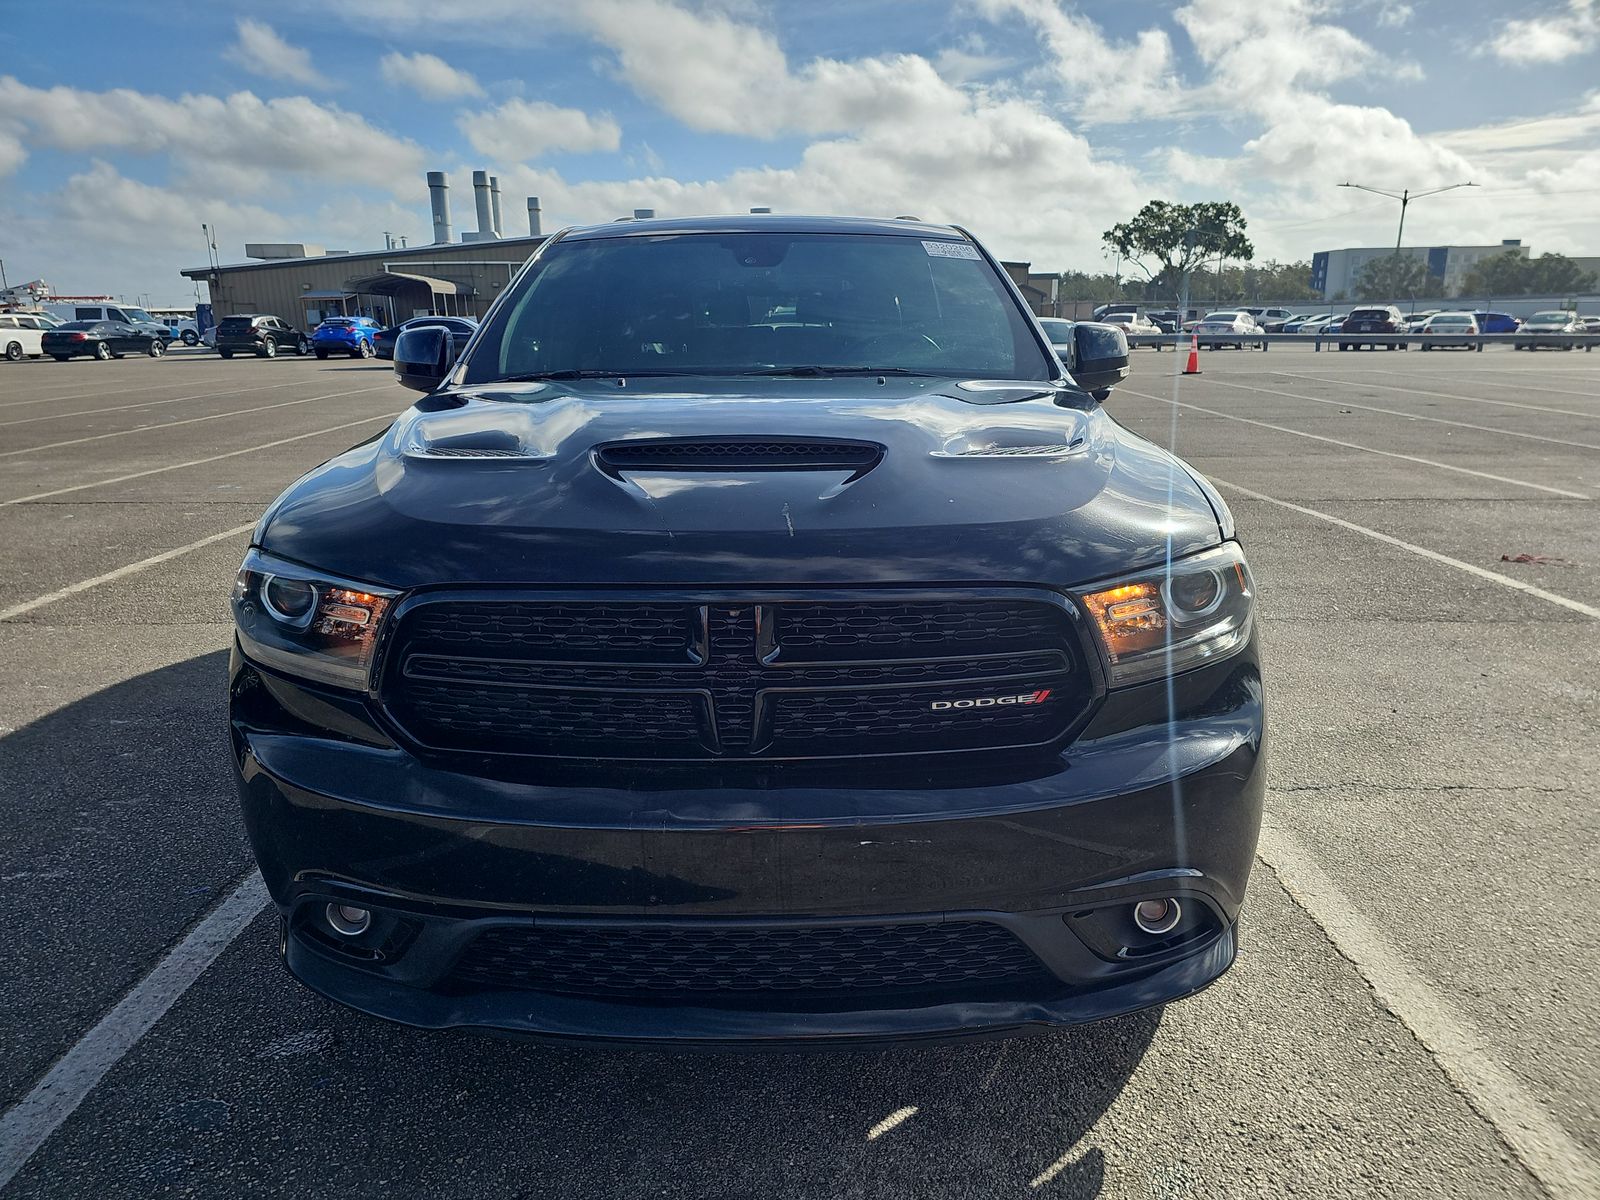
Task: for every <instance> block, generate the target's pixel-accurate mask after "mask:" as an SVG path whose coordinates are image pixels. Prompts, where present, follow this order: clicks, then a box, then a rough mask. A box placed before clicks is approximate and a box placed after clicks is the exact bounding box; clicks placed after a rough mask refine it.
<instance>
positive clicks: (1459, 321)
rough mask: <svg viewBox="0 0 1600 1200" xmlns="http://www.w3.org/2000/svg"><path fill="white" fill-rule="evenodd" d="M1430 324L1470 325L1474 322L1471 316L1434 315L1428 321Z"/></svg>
mask: <svg viewBox="0 0 1600 1200" xmlns="http://www.w3.org/2000/svg"><path fill="white" fill-rule="evenodd" d="M1428 324H1429V325H1470V324H1472V318H1471V317H1433V318H1431V319H1430V320H1429V321H1428Z"/></svg>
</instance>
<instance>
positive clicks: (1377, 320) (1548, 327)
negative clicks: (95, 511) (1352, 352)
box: [1096, 305, 1600, 350]
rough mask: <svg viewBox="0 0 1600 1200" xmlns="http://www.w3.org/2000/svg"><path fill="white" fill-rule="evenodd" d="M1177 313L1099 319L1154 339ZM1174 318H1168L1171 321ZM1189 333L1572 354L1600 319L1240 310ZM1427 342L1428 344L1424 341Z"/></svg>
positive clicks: (1208, 319) (1597, 329) (1210, 317)
mask: <svg viewBox="0 0 1600 1200" xmlns="http://www.w3.org/2000/svg"><path fill="white" fill-rule="evenodd" d="M1177 317H1178V313H1177V312H1176V311H1172V310H1161V311H1158V312H1154V313H1144V312H1139V311H1134V310H1131V309H1129V310H1121V309H1118V308H1115V307H1112V308H1110V309H1107V310H1106V311H1104V312H1103V313H1100V314H1098V315H1097V316H1096V319H1097V320H1099V321H1102V322H1104V323H1106V324H1110V325H1116V326H1117V327H1119V328H1120V329H1122V330H1123V331H1124V332H1126V333H1129V334H1144V335H1155V334H1162V333H1175V332H1176V331H1177ZM1167 318H1170V319H1167ZM1183 331H1184V332H1185V333H1194V334H1196V335H1197V336H1199V337H1201V338H1203V339H1205V343H1206V344H1207V345H1210V346H1222V345H1233V346H1236V347H1238V348H1240V349H1243V347H1244V345H1245V342H1244V341H1243V340H1241V341H1237V342H1229V341H1228V338H1229V337H1230V336H1234V337H1239V338H1241V339H1242V338H1246V337H1252V336H1254V335H1257V334H1262V333H1306V334H1319V335H1321V336H1322V337H1332V338H1336V339H1337V340H1338V345H1339V349H1341V350H1349V349H1359V348H1361V347H1362V346H1363V345H1376V344H1378V343H1373V342H1369V341H1366V340H1364V339H1363V338H1361V337H1360V336H1359V335H1361V334H1383V335H1385V337H1386V338H1390V337H1393V336H1394V335H1395V334H1403V333H1415V334H1419V335H1422V338H1419V343H1418V344H1419V345H1421V346H1422V348H1423V349H1425V350H1426V349H1432V348H1434V347H1439V346H1461V347H1466V348H1471V347H1472V346H1473V345H1474V344H1475V343H1473V342H1472V341H1470V340H1468V339H1470V338H1472V337H1475V336H1476V335H1478V334H1480V333H1517V334H1526V335H1527V340H1526V341H1521V340H1519V341H1517V342H1514V343H1513V346H1514V347H1515V348H1516V349H1518V350H1525V349H1526V350H1532V349H1536V348H1537V347H1539V346H1560V347H1561V348H1562V349H1565V350H1571V349H1572V348H1573V343H1572V341H1571V339H1570V337H1569V336H1568V335H1571V334H1575V333H1593V334H1600V316H1578V315H1577V314H1575V313H1570V312H1563V311H1556V310H1552V311H1549V312H1539V313H1534V314H1533V316H1531V317H1527V318H1525V319H1519V318H1517V317H1513V316H1511V315H1510V314H1509V313H1501V312H1442V311H1439V310H1436V309H1429V310H1428V311H1427V312H1420V313H1412V314H1409V315H1408V314H1405V313H1402V312H1401V311H1400V310H1399V309H1398V308H1397V307H1395V306H1394V305H1376V306H1372V307H1369V308H1357V309H1353V310H1352V311H1350V312H1348V313H1331V312H1328V313H1313V314H1309V315H1295V314H1293V313H1290V312H1289V310H1288V309H1282V308H1265V309H1257V308H1237V309H1224V310H1222V311H1220V312H1213V313H1207V314H1206V315H1205V316H1203V317H1200V318H1198V319H1194V320H1189V321H1185V322H1183ZM1423 339H1425V340H1423ZM1381 344H1383V345H1386V346H1389V347H1390V348H1393V347H1394V346H1396V345H1398V346H1399V348H1400V349H1402V350H1404V349H1406V347H1407V345H1408V343H1406V342H1391V341H1385V342H1383V343H1381ZM1158 348H1159V347H1158Z"/></svg>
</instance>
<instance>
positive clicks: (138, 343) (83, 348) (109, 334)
mask: <svg viewBox="0 0 1600 1200" xmlns="http://www.w3.org/2000/svg"><path fill="white" fill-rule="evenodd" d="M39 344H40V348H41V349H42V350H43V351H44V352H45V353H46V354H48V355H49V356H50V357H51V358H53V359H55V360H56V361H57V362H66V361H67V359H69V358H77V357H79V356H87V357H89V358H98V359H100V360H102V361H104V360H105V359H108V358H121V357H123V356H124V355H126V354H148V355H149V356H150V357H151V358H160V357H161V356H162V355H163V354H165V353H166V352H167V343H166V342H165V341H163V340H162V339H161V338H159V337H157V336H156V335H155V334H153V333H151V332H150V331H149V330H147V329H140V328H138V327H136V326H133V325H128V324H125V323H124V322H122V321H68V322H67V323H66V324H65V325H58V326H57V327H56V328H54V329H47V330H46V331H45V332H44V335H43V336H42V337H40V339H39Z"/></svg>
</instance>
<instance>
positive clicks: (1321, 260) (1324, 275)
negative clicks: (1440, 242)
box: [1311, 238, 1528, 300]
mask: <svg viewBox="0 0 1600 1200" xmlns="http://www.w3.org/2000/svg"><path fill="white" fill-rule="evenodd" d="M1508 251H1509V252H1512V253H1516V254H1520V255H1522V257H1523V258H1527V257H1528V247H1526V246H1524V245H1523V244H1522V239H1521V238H1507V239H1506V240H1505V241H1503V242H1501V243H1500V244H1499V245H1496V246H1402V247H1400V251H1399V252H1400V253H1401V254H1403V255H1406V256H1407V257H1409V258H1420V259H1422V260H1423V261H1424V262H1425V263H1426V264H1427V267H1428V274H1430V275H1432V276H1434V277H1436V278H1438V279H1442V280H1444V295H1446V296H1455V295H1458V294H1460V292H1461V288H1462V283H1463V281H1464V280H1465V279H1466V277H1467V275H1468V273H1469V272H1471V270H1472V268H1473V267H1475V266H1477V265H1478V263H1480V262H1482V261H1483V260H1484V259H1486V258H1493V257H1494V256H1495V255H1497V254H1505V253H1507V252H1508ZM1394 253H1395V248H1394V247H1393V246H1352V247H1349V248H1347V249H1344V250H1319V251H1317V252H1316V253H1315V254H1314V255H1312V257H1311V287H1312V290H1314V291H1317V292H1321V293H1322V296H1323V298H1324V299H1326V300H1331V299H1333V298H1334V297H1335V296H1343V297H1350V296H1352V295H1354V294H1355V290H1356V276H1358V275H1360V274H1361V268H1362V267H1364V266H1366V265H1367V264H1368V263H1369V262H1372V261H1373V260H1374V259H1379V258H1390V257H1392V256H1393V255H1394Z"/></svg>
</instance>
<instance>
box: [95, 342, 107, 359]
mask: <svg viewBox="0 0 1600 1200" xmlns="http://www.w3.org/2000/svg"><path fill="white" fill-rule="evenodd" d="M94 356H95V357H96V358H98V359H99V360H100V361H101V362H109V361H110V359H111V347H110V346H108V345H106V344H105V343H104V342H96V343H95V345H94Z"/></svg>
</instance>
